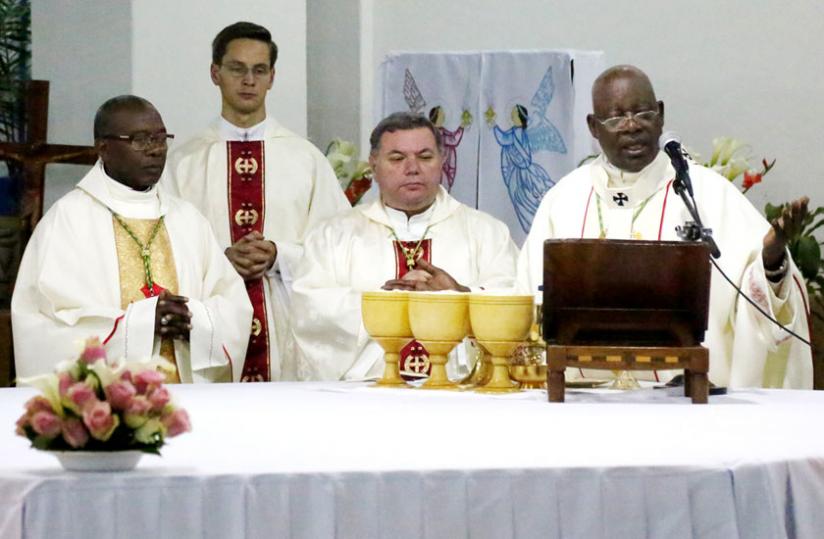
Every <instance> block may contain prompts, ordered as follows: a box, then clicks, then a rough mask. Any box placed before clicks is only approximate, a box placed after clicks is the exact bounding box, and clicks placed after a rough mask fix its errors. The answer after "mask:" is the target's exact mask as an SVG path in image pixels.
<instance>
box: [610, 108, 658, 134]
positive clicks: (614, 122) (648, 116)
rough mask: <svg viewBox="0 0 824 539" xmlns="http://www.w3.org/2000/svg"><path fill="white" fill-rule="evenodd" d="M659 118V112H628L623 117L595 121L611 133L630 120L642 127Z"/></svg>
mask: <svg viewBox="0 0 824 539" xmlns="http://www.w3.org/2000/svg"><path fill="white" fill-rule="evenodd" d="M657 117H658V111H657V110H642V111H641V112H627V113H626V114H624V115H623V116H613V117H612V118H607V119H606V120H600V119H598V118H595V119H596V120H598V122H600V124H601V125H603V126H604V127H606V128H607V129H609V130H610V131H615V130H616V129H618V128H620V127H621V126H622V125H625V122H628V121H630V120H634V121H635V123H638V124H641V125H649V124H651V123H652V122H654V121H655V119H656V118H657Z"/></svg>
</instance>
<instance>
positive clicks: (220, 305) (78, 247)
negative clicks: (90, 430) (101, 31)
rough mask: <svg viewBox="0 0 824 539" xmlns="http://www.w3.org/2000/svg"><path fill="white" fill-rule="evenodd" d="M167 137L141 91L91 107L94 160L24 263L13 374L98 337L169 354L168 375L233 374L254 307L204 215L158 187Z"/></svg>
mask: <svg viewBox="0 0 824 539" xmlns="http://www.w3.org/2000/svg"><path fill="white" fill-rule="evenodd" d="M171 137H172V135H170V134H168V133H167V132H166V127H165V126H164V124H163V120H162V119H161V117H160V114H158V112H157V110H155V108H154V107H153V106H152V105H151V103H149V102H148V101H146V100H145V99H142V98H139V97H136V96H120V97H115V98H112V99H110V100H108V101H107V102H106V103H104V104H103V105H102V106H101V107H100V109H99V110H98V112H97V115H96V116H95V122H94V139H95V147H96V149H97V152H98V154H99V156H100V160H99V161H98V162H97V164H96V165H95V166H94V167H92V169H91V170H90V171H89V173H88V174H86V176H85V177H84V178H83V179H82V180H80V183H78V185H77V187H75V188H74V189H73V190H72V191H71V192H70V193H68V194H67V195H66V196H64V197H63V198H61V199H60V200H58V201H57V202H56V203H55V204H54V205H53V206H52V207H51V209H49V211H48V212H47V213H46V215H45V216H44V217H43V220H42V221H40V223H39V224H38V225H37V228H36V229H35V231H34V235H33V236H32V239H31V241H30V242H29V245H28V247H27V248H26V253H25V255H24V256H23V261H22V263H21V265H20V272H19V273H18V278H17V283H16V286H15V289H14V296H13V298H12V325H13V329H14V351H15V364H16V366H17V374H18V375H20V376H33V375H38V374H45V373H48V372H50V371H51V370H52V369H53V368H54V367H55V366H56V365H57V363H59V362H60V361H63V360H66V359H71V358H73V357H75V356H76V352H77V351H78V350H79V349H80V348H79V347H81V346H82V343H83V342H84V341H85V340H86V339H88V338H89V337H94V336H97V337H99V338H100V340H101V341H103V342H104V346H105V347H106V350H107V352H108V356H109V357H110V358H112V359H125V360H127V361H135V360H143V359H148V358H150V357H158V356H160V357H163V358H165V359H167V360H168V361H170V362H171V364H172V365H173V366H174V367H175V368H174V369H169V370H170V372H169V373H168V374H169V375H170V377H171V379H173V380H175V381H181V382H210V381H220V382H231V381H233V380H235V381H236V380H239V379H240V368H241V366H242V361H243V356H244V354H245V352H246V344H247V340H248V339H247V336H246V328H248V326H249V323H250V321H251V319H252V307H251V305H250V304H249V300H248V298H247V297H246V293H245V290H244V287H243V280H242V279H240V277H238V275H237V273H236V272H235V271H234V268H232V265H231V264H229V262H228V261H227V260H226V257H225V256H224V255H223V251H222V249H221V248H220V247H219V246H218V244H217V241H215V238H214V235H213V234H212V231H211V229H210V228H209V224H208V223H207V222H206V219H204V217H203V216H202V215H201V214H200V213H199V212H198V211H197V210H195V208H193V207H192V205H191V204H189V203H187V202H184V201H183V200H180V199H178V198H177V197H174V196H171V195H168V194H166V193H162V192H159V190H158V188H157V181H158V180H159V179H160V175H161V173H162V172H163V168H164V166H165V163H166V144H167V139H169V138H171Z"/></svg>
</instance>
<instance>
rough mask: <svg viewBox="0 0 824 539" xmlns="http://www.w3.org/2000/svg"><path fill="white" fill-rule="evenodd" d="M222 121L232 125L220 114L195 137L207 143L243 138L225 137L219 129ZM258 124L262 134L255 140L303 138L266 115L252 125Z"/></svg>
mask: <svg viewBox="0 0 824 539" xmlns="http://www.w3.org/2000/svg"><path fill="white" fill-rule="evenodd" d="M223 122H226V123H227V124H228V125H232V124H230V123H229V122H227V121H226V120H225V119H224V118H223V117H222V116H221V117H218V118H217V119H216V120H215V121H214V122H212V124H211V125H210V126H209V128H208V129H206V131H205V132H202V133H200V135H198V136H197V138H202V139H205V140H206V141H207V142H209V143H214V142H226V141H227V140H243V139H242V138H225V137H224V134H223V131H222V130H221V126H222V125H223ZM258 126H262V127H263V134H262V136H260V138H258V139H256V140H268V139H273V138H284V137H297V138H303V137H300V136H299V135H297V134H295V133H293V132H292V131H290V130H288V129H286V128H285V127H283V126H282V125H280V124H279V123H278V122H277V120H275V119H274V118H272V117H271V116H267V117H266V119H265V120H263V122H261V123H260V124H258V125H257V126H254V127H258ZM232 127H233V128H234V129H238V130H242V128H240V127H237V126H233V125H232ZM250 140H251V139H250Z"/></svg>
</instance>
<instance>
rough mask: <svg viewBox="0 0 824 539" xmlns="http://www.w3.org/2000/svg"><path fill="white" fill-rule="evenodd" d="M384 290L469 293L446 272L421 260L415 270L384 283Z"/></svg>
mask: <svg viewBox="0 0 824 539" xmlns="http://www.w3.org/2000/svg"><path fill="white" fill-rule="evenodd" d="M382 288H383V289H384V290H410V291H418V292H422V291H435V290H456V291H458V292H469V288H467V287H465V286H463V285H462V284H460V283H458V281H456V280H455V279H454V278H453V277H452V276H451V275H449V274H448V273H447V272H445V271H444V270H442V269H441V268H438V267H436V266H433V265H432V264H430V263H429V262H427V261H426V260H424V259H423V258H421V259H419V260H418V261H417V263H416V264H415V269H413V270H412V271H410V272H408V273H406V274H405V275H404V276H403V277H402V278H400V279H390V280H388V281H386V283H384V285H383V287H382Z"/></svg>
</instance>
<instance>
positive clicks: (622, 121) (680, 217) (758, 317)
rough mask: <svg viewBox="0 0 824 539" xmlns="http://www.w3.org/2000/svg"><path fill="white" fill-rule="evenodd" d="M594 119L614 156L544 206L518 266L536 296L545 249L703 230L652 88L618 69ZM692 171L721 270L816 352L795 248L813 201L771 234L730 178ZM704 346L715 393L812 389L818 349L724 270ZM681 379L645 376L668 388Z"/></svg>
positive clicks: (598, 93)
mask: <svg viewBox="0 0 824 539" xmlns="http://www.w3.org/2000/svg"><path fill="white" fill-rule="evenodd" d="M592 110H593V112H592V114H590V115H589V116H588V117H587V123H588V125H589V130H590V132H591V133H592V136H593V137H594V138H595V139H597V140H598V142H599V144H600V146H601V150H602V153H601V155H600V156H598V158H597V159H595V161H593V162H592V163H588V164H586V165H584V166H581V167H579V168H578V169H576V170H574V171H573V172H571V173H570V174H569V175H567V176H566V177H565V178H563V179H561V180H560V181H559V182H558V184H557V185H556V186H555V187H553V188H552V189H551V190H550V191H549V192H548V193H547V194H546V196H545V197H544V199H543V201H542V202H541V205H540V207H539V208H538V211H537V212H536V214H535V220H534V221H533V223H532V229H531V230H530V232H529V236H528V237H527V239H526V242H525V244H524V247H523V250H522V251H521V255H520V258H519V260H518V285H519V287H520V288H522V289H524V290H527V291H530V292H534V291H536V289H537V287H538V285H539V284H541V282H542V279H543V270H542V266H543V265H542V261H543V242H544V240H545V239H550V238H553V239H554V238H559V239H560V238H607V239H642V240H670V241H678V239H679V238H678V235H677V233H676V227H677V226H683V225H684V224H685V222H686V221H689V220H691V217H690V216H689V213H688V211H687V208H686V206H685V204H684V203H683V202H682V200H681V198H680V197H679V196H678V194H676V193H675V192H674V188H673V180H674V178H675V171H674V169H673V166H672V165H671V164H670V159H669V157H668V156H667V155H666V154H665V153H664V152H662V151H661V149H659V137H660V136H661V132H662V128H663V126H664V103H663V102H662V101H658V100H657V99H656V97H655V92H654V91H653V88H652V83H651V82H650V80H649V78H647V76H646V75H645V74H644V73H643V72H642V71H641V70H639V69H638V68H636V67H633V66H626V65H624V66H615V67H612V68H610V69H607V70H606V71H605V72H603V73H602V74H601V75H600V76H599V77H598V78H597V79H596V80H595V83H594V84H593V87H592ZM688 167H689V173H690V176H691V177H692V184H693V187H694V193H695V201H696V203H697V207H698V211H699V215H700V216H701V220H702V221H703V225H704V226H705V227H708V228H711V229H712V232H713V238H714V240H715V242H716V244H717V245H718V248H719V249H720V251H721V257H720V258H719V259H718V265H719V266H720V267H721V268H722V269H723V270H724V273H725V274H727V275H728V276H729V277H730V278H731V279H732V280H733V281H735V282H736V284H737V285H738V286H739V287H741V288H742V289H743V291H744V293H746V294H747V295H748V296H749V297H751V298H752V299H753V300H754V301H755V302H756V303H758V304H759V306H760V307H761V308H762V309H763V310H764V311H766V312H768V313H769V314H770V315H771V316H772V317H773V318H775V319H777V320H778V321H780V322H781V323H782V324H783V325H784V326H786V327H788V328H790V329H791V330H792V331H794V332H795V333H797V334H799V335H800V336H802V337H803V338H804V339H807V340H808V339H809V338H810V337H809V326H808V316H809V313H808V309H807V305H808V303H807V298H806V292H805V287H804V281H803V280H802V279H801V275H800V273H799V272H798V269H797V268H796V267H795V265H794V264H793V261H792V258H791V257H790V255H789V252H788V251H787V241H786V240H787V237H788V236H791V235H792V234H793V232H794V231H796V230H798V228H799V226H800V224H801V222H802V221H803V219H804V217H805V216H806V215H807V202H808V201H807V199H806V198H802V199H799V200H797V201H795V202H793V203H792V204H790V205H789V206H788V208H787V209H785V211H784V213H783V215H781V216H780V217H779V218H778V219H776V220H775V221H774V222H772V223H768V222H767V221H766V220H765V219H764V217H763V216H762V215H761V214H760V213H759V212H758V210H756V209H755V208H754V207H753V206H752V204H750V202H749V201H748V200H747V199H746V198H745V197H744V196H743V195H742V194H741V192H739V191H738V189H737V188H736V186H734V185H733V184H732V183H731V182H729V181H727V179H726V178H724V177H722V176H720V175H719V174H717V173H715V172H713V171H712V170H709V169H707V168H704V167H702V166H700V165H698V164H696V163H692V162H690V163H689V165H688ZM704 345H705V346H707V347H708V348H709V350H710V371H709V378H710V381H712V382H713V383H715V384H719V385H724V386H731V387H761V386H765V387H788V388H811V387H812V375H813V371H812V356H811V353H810V347H809V346H808V345H807V344H805V343H804V342H802V341H800V340H798V339H796V338H794V337H791V336H790V335H789V334H788V333H787V332H785V331H784V330H782V329H780V328H778V327H777V326H776V325H774V324H773V323H772V322H770V321H769V320H768V319H767V318H766V317H764V316H763V315H762V314H761V313H759V312H758V311H757V310H756V309H755V308H753V307H752V306H751V305H749V304H748V303H746V301H745V300H743V299H741V298H740V297H738V296H737V295H736V291H735V289H734V288H733V287H732V286H731V285H730V284H729V283H727V282H725V281H724V279H723V277H722V276H721V275H720V274H719V272H718V271H717V270H716V269H715V268H713V271H712V284H711V288H710V311H709V321H708V328H707V332H706V338H705V341H704ZM593 372H594V373H595V376H602V373H603V371H593ZM675 372H676V371H665V372H654V371H653V372H652V373H650V372H649V371H645V372H639V373H637V376H638V377H645V376H650V377H653V378H657V379H659V380H661V381H666V380H668V379H669V378H671V377H672V376H673V374H675ZM569 375H570V376H572V377H578V376H581V375H583V376H587V375H588V371H586V370H583V371H579V370H578V369H575V370H574V371H573V372H570V373H569Z"/></svg>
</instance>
